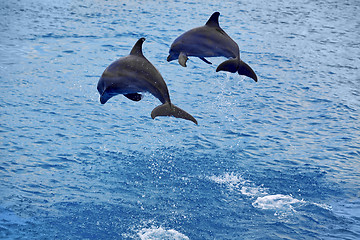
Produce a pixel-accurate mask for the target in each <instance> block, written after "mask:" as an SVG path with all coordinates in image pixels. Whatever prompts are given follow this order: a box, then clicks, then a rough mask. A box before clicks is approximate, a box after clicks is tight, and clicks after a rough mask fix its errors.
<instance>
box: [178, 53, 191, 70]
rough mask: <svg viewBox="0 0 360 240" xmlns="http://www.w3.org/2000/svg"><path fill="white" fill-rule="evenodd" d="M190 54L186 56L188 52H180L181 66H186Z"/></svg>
mask: <svg viewBox="0 0 360 240" xmlns="http://www.w3.org/2000/svg"><path fill="white" fill-rule="evenodd" d="M188 59H189V58H188V56H186V53H184V52H181V53H180V54H179V63H180V65H181V66H183V67H186V61H187V60H188Z"/></svg>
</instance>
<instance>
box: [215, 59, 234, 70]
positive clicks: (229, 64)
mask: <svg viewBox="0 0 360 240" xmlns="http://www.w3.org/2000/svg"><path fill="white" fill-rule="evenodd" d="M238 68H239V59H238V58H232V59H229V60H226V61H225V62H223V63H221V64H220V65H219V66H218V67H217V68H216V72H219V71H226V72H232V73H234V72H236V71H237V70H238Z"/></svg>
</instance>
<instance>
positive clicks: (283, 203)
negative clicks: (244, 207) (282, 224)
mask: <svg viewBox="0 0 360 240" xmlns="http://www.w3.org/2000/svg"><path fill="white" fill-rule="evenodd" d="M297 203H304V200H298V199H295V198H293V197H291V196H288V195H282V194H275V195H266V196H263V197H258V198H257V199H256V200H255V202H253V204H252V205H253V206H254V207H256V208H260V209H265V210H266V209H271V210H291V209H292V208H293V207H292V205H293V204H297Z"/></svg>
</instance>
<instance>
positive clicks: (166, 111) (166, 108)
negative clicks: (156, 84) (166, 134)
mask: <svg viewBox="0 0 360 240" xmlns="http://www.w3.org/2000/svg"><path fill="white" fill-rule="evenodd" d="M157 116H173V117H176V118H183V119H186V120H190V121H192V122H194V123H195V124H198V123H197V121H196V119H195V118H194V117H193V116H191V115H190V114H189V113H187V112H185V111H184V110H182V109H181V108H179V107H177V106H175V105H174V104H172V103H169V102H165V103H164V104H162V105H160V106H157V107H156V108H154V110H152V112H151V117H152V119H154V118H156V117H157Z"/></svg>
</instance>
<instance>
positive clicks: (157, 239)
mask: <svg viewBox="0 0 360 240" xmlns="http://www.w3.org/2000/svg"><path fill="white" fill-rule="evenodd" d="M138 235H139V237H140V239H141V240H189V238H188V237H187V236H185V235H184V234H182V233H180V232H178V231H176V230H174V229H169V230H166V229H164V228H162V227H151V228H144V229H142V230H141V231H140V232H139V233H138Z"/></svg>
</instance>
